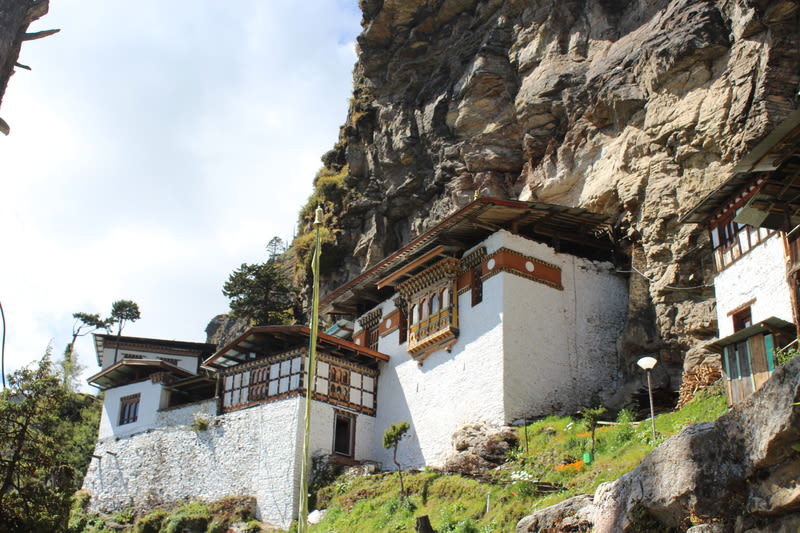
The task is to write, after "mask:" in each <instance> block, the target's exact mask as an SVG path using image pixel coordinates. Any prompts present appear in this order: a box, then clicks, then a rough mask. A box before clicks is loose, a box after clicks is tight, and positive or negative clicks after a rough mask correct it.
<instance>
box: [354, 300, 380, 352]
mask: <svg viewBox="0 0 800 533" xmlns="http://www.w3.org/2000/svg"><path fill="white" fill-rule="evenodd" d="M382 316H383V309H382V308H380V307H379V308H378V309H375V310H373V311H370V312H369V313H367V314H366V315H364V316H363V317H362V318H361V319H360V320H359V321H358V323H359V324H361V327H362V328H363V329H364V332H365V333H366V338H365V346H366V347H367V348H370V349H372V350H376V351H377V350H378V340H379V339H380V334H379V331H380V323H381V317H382Z"/></svg>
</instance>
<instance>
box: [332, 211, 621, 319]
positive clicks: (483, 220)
mask: <svg viewBox="0 0 800 533" xmlns="http://www.w3.org/2000/svg"><path fill="white" fill-rule="evenodd" d="M500 229H506V230H509V231H511V232H513V233H517V234H519V235H522V236H524V237H527V238H530V239H533V240H537V241H540V242H546V243H549V244H552V245H553V246H554V247H555V248H556V250H557V251H563V252H567V253H570V254H573V255H578V256H581V257H588V258H591V259H611V256H612V252H613V248H614V237H613V228H612V226H611V222H610V220H609V218H608V217H607V216H606V215H602V214H599V213H592V212H591V211H587V210H585V209H581V208H577V207H566V206H560V205H554V204H545V203H541V202H521V201H515V200H501V199H495V198H478V199H476V200H474V201H473V202H471V203H469V204H467V205H466V206H464V207H462V208H461V209H459V210H458V211H456V212H455V213H453V214H452V215H450V216H449V217H447V218H446V219H444V220H443V221H441V222H440V223H438V224H437V225H435V226H434V227H433V228H431V229H430V230H428V231H426V232H425V233H423V234H422V235H420V236H419V237H417V238H415V239H414V240H412V241H411V242H410V243H408V244H407V245H406V246H404V247H402V248H400V249H399V250H397V251H396V252H394V253H393V254H391V255H389V256H388V257H386V258H385V259H383V260H382V261H380V262H379V263H377V264H376V265H374V266H373V267H371V268H369V269H368V270H366V271H365V272H363V273H362V274H360V275H359V276H357V277H356V278H354V279H352V280H351V281H349V282H347V283H346V284H344V285H342V286H341V287H339V288H338V289H336V290H335V291H333V292H331V293H329V294H328V295H326V296H325V298H323V300H322V301H321V302H320V312H321V313H323V314H325V313H338V314H358V313H359V311H360V310H362V309H363V307H364V306H363V305H362V304H364V303H366V304H367V307H369V306H372V305H375V304H377V303H380V302H381V301H383V300H385V299H386V298H388V297H390V296H391V295H392V293H393V291H392V290H391V289H388V288H386V287H382V288H381V289H378V288H377V284H378V282H379V281H380V280H382V279H384V278H386V277H387V276H389V275H390V274H391V273H392V272H393V271H394V270H395V269H397V268H399V267H401V266H403V265H405V264H407V263H409V262H411V261H414V260H415V259H418V258H420V257H422V256H423V255H424V254H427V253H432V252H433V250H434V249H436V248H437V247H440V246H441V247H442V249H441V253H439V254H434V255H435V256H436V257H437V258H439V257H442V256H443V255H444V256H447V255H450V256H452V255H454V254H457V253H459V252H463V251H465V250H467V249H469V248H471V247H472V246H474V245H475V244H477V243H479V242H481V241H482V240H484V239H486V238H487V237H488V236H489V235H491V234H492V233H494V232H496V231H498V230H500ZM433 259H434V258H431V260H433ZM425 264H427V262H426V263H425Z"/></svg>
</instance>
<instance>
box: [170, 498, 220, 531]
mask: <svg viewBox="0 0 800 533" xmlns="http://www.w3.org/2000/svg"><path fill="white" fill-rule="evenodd" d="M208 517H209V511H208V506H207V505H205V504H204V503H201V502H193V503H188V504H186V505H184V506H183V507H180V508H179V509H178V510H177V511H175V513H174V514H172V515H171V516H170V517H169V518H168V519H167V521H166V522H165V523H164V532H165V533H183V532H184V531H187V530H188V531H191V532H192V533H205V531H206V529H207V528H208Z"/></svg>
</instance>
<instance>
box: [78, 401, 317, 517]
mask: <svg viewBox="0 0 800 533" xmlns="http://www.w3.org/2000/svg"><path fill="white" fill-rule="evenodd" d="M303 402H304V399H302V398H289V399H286V400H281V401H278V402H273V403H268V404H263V405H260V406H256V407H251V408H249V409H242V410H240V411H234V412H232V413H227V414H225V415H222V416H218V417H214V418H213V420H212V425H211V427H210V428H209V429H208V430H206V431H197V432H196V431H193V430H191V429H189V428H188V427H187V426H188V425H190V424H191V422H192V420H193V415H194V413H195V412H213V409H214V405H213V403H211V402H208V403H207V404H203V403H200V404H197V405H192V406H187V407H185V408H181V409H177V410H169V411H166V412H164V413H162V418H163V420H164V421H167V420H168V421H169V422H170V423H172V424H174V425H172V426H170V427H161V428H153V429H151V430H149V431H146V432H144V433H139V434H137V435H133V436H130V437H127V438H102V439H100V440H99V441H98V443H97V446H96V448H95V455H99V456H100V457H102V459H100V460H97V459H92V462H91V464H90V466H89V470H88V472H87V474H86V478H85V479H84V484H83V488H84V489H86V490H88V491H90V492H91V494H92V500H91V504H90V505H91V508H92V509H96V510H103V511H115V510H119V509H122V508H124V507H126V506H127V505H130V504H133V505H136V506H137V507H140V508H151V507H154V506H157V505H160V504H163V503H171V502H177V501H181V500H186V499H190V500H195V499H199V500H207V501H211V500H216V499H219V498H222V497H225V496H231V495H253V496H255V497H256V499H257V509H256V511H257V514H258V516H259V517H260V518H262V519H263V520H267V521H269V522H271V523H273V524H275V525H278V526H281V527H284V528H286V527H288V525H289V523H290V521H291V520H292V517H293V516H295V514H296V507H297V503H296V494H297V483H298V481H299V480H298V478H299V474H300V464H299V456H300V454H301V449H302V440H301V434H300V431H301V428H302V425H303V424H302V419H303Z"/></svg>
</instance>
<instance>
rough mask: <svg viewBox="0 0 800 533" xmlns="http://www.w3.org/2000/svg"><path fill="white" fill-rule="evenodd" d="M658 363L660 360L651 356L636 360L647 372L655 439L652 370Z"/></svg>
mask: <svg viewBox="0 0 800 533" xmlns="http://www.w3.org/2000/svg"><path fill="white" fill-rule="evenodd" d="M657 363H658V360H657V359H656V358H655V357H650V356H647V357H642V358H641V359H639V360H638V361H636V364H637V365H639V367H640V368H641V369H642V370H645V371H646V372H647V394H648V395H649V396H650V422H651V423H652V425H653V440H656V415H655V411H653V383H652V381H651V380H650V371H651V370H653V367H654V366H656V364H657Z"/></svg>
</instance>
